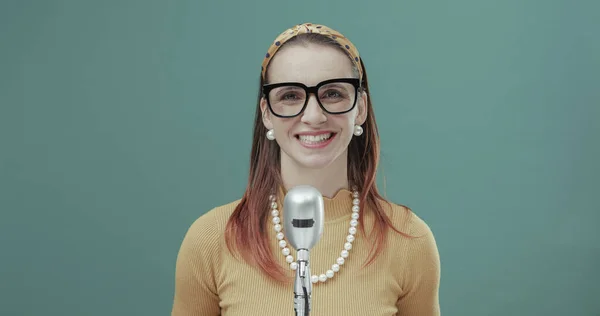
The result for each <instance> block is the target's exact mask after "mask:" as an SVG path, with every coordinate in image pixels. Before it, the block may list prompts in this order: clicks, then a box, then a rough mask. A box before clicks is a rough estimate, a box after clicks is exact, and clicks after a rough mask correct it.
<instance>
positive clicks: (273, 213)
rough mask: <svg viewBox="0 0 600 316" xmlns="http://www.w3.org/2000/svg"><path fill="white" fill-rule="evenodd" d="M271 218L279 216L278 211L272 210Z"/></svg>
mask: <svg viewBox="0 0 600 316" xmlns="http://www.w3.org/2000/svg"><path fill="white" fill-rule="evenodd" d="M271 216H279V211H278V210H272V211H271Z"/></svg>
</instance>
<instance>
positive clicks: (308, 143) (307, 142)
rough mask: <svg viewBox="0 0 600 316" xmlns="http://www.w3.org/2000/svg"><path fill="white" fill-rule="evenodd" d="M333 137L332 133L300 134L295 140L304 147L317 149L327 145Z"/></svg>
mask: <svg viewBox="0 0 600 316" xmlns="http://www.w3.org/2000/svg"><path fill="white" fill-rule="evenodd" d="M335 135H336V133H333V132H318V133H302V134H297V135H296V139H298V140H299V141H300V144H301V145H303V146H305V147H310V148H319V147H324V146H326V145H327V144H329V143H330V142H331V140H332V139H333V138H334V137H335Z"/></svg>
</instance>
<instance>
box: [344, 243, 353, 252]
mask: <svg viewBox="0 0 600 316" xmlns="http://www.w3.org/2000/svg"><path fill="white" fill-rule="evenodd" d="M344 249H346V250H350V249H352V243H349V242H347V243H345V244H344Z"/></svg>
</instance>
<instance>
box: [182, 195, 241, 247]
mask: <svg viewBox="0 0 600 316" xmlns="http://www.w3.org/2000/svg"><path fill="white" fill-rule="evenodd" d="M239 202H240V200H235V201H232V202H229V203H227V204H223V205H220V206H216V207H214V208H212V209H210V210H209V211H207V212H206V213H204V214H202V215H200V216H199V217H198V218H196V219H195V220H194V221H193V222H192V224H191V225H190V227H189V229H188V231H187V235H188V237H194V236H203V237H209V236H204V235H206V234H207V233H209V235H210V237H212V238H210V237H209V238H207V240H216V239H218V238H219V237H220V236H223V234H224V230H225V226H226V225H227V221H228V220H229V217H230V216H231V214H232V213H233V211H234V210H235V208H236V207H237V205H238V204H239Z"/></svg>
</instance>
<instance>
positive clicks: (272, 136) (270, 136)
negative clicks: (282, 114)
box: [267, 129, 275, 140]
mask: <svg viewBox="0 0 600 316" xmlns="http://www.w3.org/2000/svg"><path fill="white" fill-rule="evenodd" d="M267 139H268V140H274V139H275V132H273V130H272V129H270V130H269V131H268V132H267Z"/></svg>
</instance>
